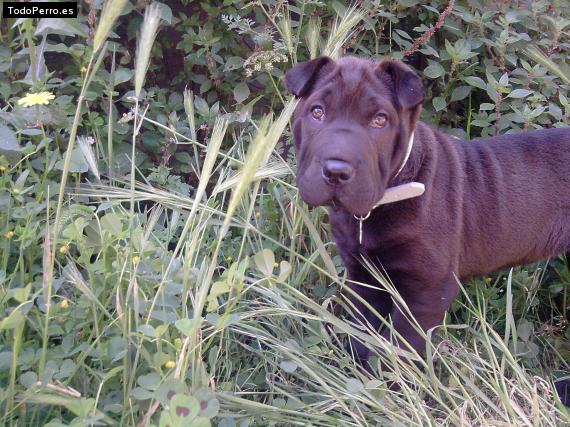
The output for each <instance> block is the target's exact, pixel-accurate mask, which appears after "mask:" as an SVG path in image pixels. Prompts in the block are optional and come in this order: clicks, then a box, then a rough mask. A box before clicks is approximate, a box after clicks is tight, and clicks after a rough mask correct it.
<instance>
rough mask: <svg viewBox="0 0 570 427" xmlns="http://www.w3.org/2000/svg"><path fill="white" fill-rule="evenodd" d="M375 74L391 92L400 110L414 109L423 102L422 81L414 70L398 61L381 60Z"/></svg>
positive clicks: (391, 59)
mask: <svg viewBox="0 0 570 427" xmlns="http://www.w3.org/2000/svg"><path fill="white" fill-rule="evenodd" d="M376 73H377V75H378V77H379V78H380V79H381V80H382V82H383V83H384V84H386V85H387V86H388V87H389V88H390V89H391V90H392V93H393V94H394V101H395V102H396V103H397V104H398V105H399V106H400V107H401V108H404V109H410V108H414V107H416V106H417V105H419V104H421V103H422V102H423V101H424V87H423V84H422V80H421V79H420V77H419V76H418V75H417V74H416V72H415V71H414V70H412V69H411V68H410V67H408V66H407V65H406V64H404V63H403V62H402V61H400V60H399V59H395V58H386V59H383V60H382V61H381V62H380V63H379V64H378V67H377V68H376Z"/></svg>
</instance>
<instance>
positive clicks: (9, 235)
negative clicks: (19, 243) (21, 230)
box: [4, 231, 16, 240]
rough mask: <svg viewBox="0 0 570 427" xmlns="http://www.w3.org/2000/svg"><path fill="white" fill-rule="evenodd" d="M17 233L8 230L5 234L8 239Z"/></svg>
mask: <svg viewBox="0 0 570 427" xmlns="http://www.w3.org/2000/svg"><path fill="white" fill-rule="evenodd" d="M15 235H16V233H14V232H13V231H8V232H7V233H6V234H4V237H5V238H6V239H8V240H10V239H11V238H12V237H14V236H15Z"/></svg>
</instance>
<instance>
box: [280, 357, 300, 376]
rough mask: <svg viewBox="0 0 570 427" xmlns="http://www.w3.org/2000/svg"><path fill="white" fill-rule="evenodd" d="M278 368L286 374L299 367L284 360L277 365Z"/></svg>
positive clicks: (290, 361)
mask: <svg viewBox="0 0 570 427" xmlns="http://www.w3.org/2000/svg"><path fill="white" fill-rule="evenodd" d="M279 366H280V367H281V369H283V370H284V371H285V372H287V373H288V374H291V373H293V372H295V370H296V369H297V368H298V367H299V365H297V362H295V361H293V360H284V361H282V362H281V363H280V364H279Z"/></svg>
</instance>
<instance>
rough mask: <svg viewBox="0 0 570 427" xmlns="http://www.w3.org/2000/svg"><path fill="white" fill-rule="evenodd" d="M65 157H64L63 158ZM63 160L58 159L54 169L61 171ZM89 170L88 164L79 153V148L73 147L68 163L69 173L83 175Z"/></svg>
mask: <svg viewBox="0 0 570 427" xmlns="http://www.w3.org/2000/svg"><path fill="white" fill-rule="evenodd" d="M64 157H65V156H64ZM63 163H64V160H63V159H60V160H58V161H57V163H56V164H55V167H56V168H57V169H59V170H61V171H62V170H63ZM88 170H89V164H88V163H87V160H85V156H84V155H83V153H82V152H81V149H80V148H79V147H75V148H74V149H73V151H72V152H71V161H70V163H69V172H72V173H84V172H87V171H88Z"/></svg>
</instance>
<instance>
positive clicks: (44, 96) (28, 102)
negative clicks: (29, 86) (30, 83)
mask: <svg viewBox="0 0 570 427" xmlns="http://www.w3.org/2000/svg"><path fill="white" fill-rule="evenodd" d="M54 98H55V95H54V94H53V93H51V92H38V93H28V94H26V96H24V97H23V98H22V99H19V100H18V105H23V106H24V107H32V106H34V105H47V104H49V102H50V101H51V100H52V99H54Z"/></svg>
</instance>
